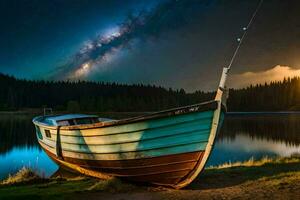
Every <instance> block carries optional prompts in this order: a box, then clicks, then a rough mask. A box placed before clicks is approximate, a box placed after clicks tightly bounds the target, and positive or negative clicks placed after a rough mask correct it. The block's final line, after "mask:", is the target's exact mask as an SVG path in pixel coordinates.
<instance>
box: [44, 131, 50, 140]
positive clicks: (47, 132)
mask: <svg viewBox="0 0 300 200" xmlns="http://www.w3.org/2000/svg"><path fill="white" fill-rule="evenodd" d="M45 135H46V137H48V138H51V133H50V131H49V130H45Z"/></svg>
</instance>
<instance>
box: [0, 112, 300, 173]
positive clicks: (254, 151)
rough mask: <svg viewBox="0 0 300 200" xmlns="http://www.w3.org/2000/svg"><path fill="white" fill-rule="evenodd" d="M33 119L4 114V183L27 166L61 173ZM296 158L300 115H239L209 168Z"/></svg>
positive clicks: (0, 158) (229, 122) (0, 166)
mask: <svg viewBox="0 0 300 200" xmlns="http://www.w3.org/2000/svg"><path fill="white" fill-rule="evenodd" d="M32 117H33V116H30V115H4V114H2V115H1V114H0V179H4V178H6V177H7V176H8V175H9V174H13V173H15V172H16V171H18V170H19V169H20V168H22V167H23V166H28V167H31V168H33V169H35V170H36V171H38V172H39V173H40V174H42V175H45V176H50V175H51V174H53V173H54V172H55V171H56V170H57V169H58V166H57V165H56V164H55V163H54V162H53V161H51V160H50V158H48V156H47V155H46V154H45V153H44V152H43V150H42V149H41V148H40V147H39V145H38V143H37V140H36V137H35V130H34V127H33V125H32V123H31V119H32ZM105 117H106V116H105ZM293 154H300V114H297V113H277V114H272V113H265V114H262V113H260V114H258V113H252V114H239V113H235V114H229V115H227V116H226V117H225V121H224V124H223V127H222V129H221V131H220V133H219V134H218V136H217V139H216V142H215V146H214V149H213V152H212V154H211V156H210V158H209V161H208V163H207V166H212V165H213V166H215V165H220V164H223V163H228V162H236V161H245V160H249V159H251V158H253V159H260V158H263V157H266V156H267V157H278V156H279V157H283V156H290V155H293Z"/></svg>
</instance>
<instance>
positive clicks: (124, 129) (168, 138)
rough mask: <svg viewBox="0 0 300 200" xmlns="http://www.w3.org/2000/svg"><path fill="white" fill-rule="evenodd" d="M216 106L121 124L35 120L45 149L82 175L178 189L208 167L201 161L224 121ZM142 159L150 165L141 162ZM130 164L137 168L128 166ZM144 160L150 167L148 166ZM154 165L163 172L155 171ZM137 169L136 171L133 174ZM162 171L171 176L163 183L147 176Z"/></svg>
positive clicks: (61, 162) (40, 140)
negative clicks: (59, 124) (51, 123)
mask: <svg viewBox="0 0 300 200" xmlns="http://www.w3.org/2000/svg"><path fill="white" fill-rule="evenodd" d="M216 105H217V107H212V108H209V109H206V110H200V111H197V109H195V108H196V107H195V106H194V107H195V108H194V107H193V106H191V108H189V110H188V112H186V111H185V110H186V109H185V110H184V109H177V110H171V111H170V112H164V113H162V114H159V115H155V116H153V117H146V118H140V119H137V120H136V119H133V120H127V121H125V122H124V123H120V124H117V125H116V123H118V122H116V123H111V124H108V125H106V124H98V125H91V126H75V127H54V126H48V125H46V124H43V123H41V121H42V120H41V118H36V119H34V121H33V122H34V124H35V125H36V127H37V136H38V140H39V143H40V144H41V146H42V147H43V149H45V151H46V152H47V153H48V155H49V156H50V157H51V158H52V159H54V160H55V161H56V162H58V163H60V164H62V165H66V166H68V165H69V164H70V165H69V166H68V167H70V168H73V169H75V170H76V169H77V171H80V170H82V171H85V170H88V171H89V172H90V171H91V172H93V173H94V172H101V173H105V174H109V175H114V176H120V177H121V176H122V177H138V178H136V179H135V180H139V179H141V180H142V181H143V180H146V181H145V182H151V183H154V184H161V185H175V183H174V184H173V182H180V180H181V179H182V178H183V177H184V176H187V175H188V174H189V173H191V172H192V171H193V170H195V169H196V168H197V166H198V165H200V164H201V165H203V163H202V162H203V161H201V159H202V157H204V158H205V161H204V162H206V160H207V157H208V155H207V153H206V154H205V152H206V151H207V149H209V151H210V148H211V147H210V146H211V145H212V143H213V141H214V136H215V134H216V131H217V130H214V129H216V127H215V123H216V120H217V123H219V122H220V121H221V120H222V118H223V117H222V115H223V114H222V112H221V108H220V104H216ZM218 105H219V106H218ZM216 114H217V117H216ZM216 118H217V119H216ZM212 134H214V136H213V138H212ZM208 146H209V147H208ZM208 154H209V153H208ZM191 155H193V156H191ZM173 157H174V158H173ZM171 158H172V159H173V160H174V161H172V159H171ZM151 159H153V163H151ZM140 160H146V161H143V162H142V164H139V163H140V162H141V161H140ZM149 160H150V161H149ZM155 160H161V164H160V163H158V164H155V162H156V161H155ZM175 160H176V162H175ZM128 162H132V163H133V164H130V167H129V166H127V164H128ZM145 162H147V163H148V162H149V164H143V163H145ZM95 163H96V164H95ZM111 163H112V164H111ZM124 163H126V164H124ZM134 163H136V165H137V166H135V164H134ZM103 165H105V166H106V165H109V166H110V165H112V166H110V167H105V166H103ZM132 165H133V166H132ZM151 166H153V167H154V168H155V167H156V168H157V170H160V171H157V170H156V171H153V170H154V168H153V169H151V168H150V167H151ZM176 166H177V167H176ZM132 167H135V168H136V170H137V171H130V170H132ZM175 167H176V168H175ZM116 168H118V170H115V169H116ZM174 168H175V169H174ZM202 168H203V167H202ZM79 169H80V170H79ZM172 169H174V170H175V171H174V174H176V173H177V174H178V177H177V179H178V180H177V179H176V176H175V175H174V177H173V176H171V175H170V172H171V171H172ZM177 169H178V170H177ZM139 170H140V172H139ZM147 170H148V171H149V172H147ZM82 171H81V172H82ZM138 172H139V173H138ZM159 173H163V174H164V175H165V176H166V177H169V176H170V177H169V178H166V180H165V181H161V182H159V181H152V179H151V177H148V175H149V174H153V177H155V175H158V174H159ZM86 174H87V173H86ZM137 174H139V176H137ZM89 175H91V174H89ZM92 176H93V174H92ZM173 179H174V180H173ZM175 179H176V181H175ZM149 180H150V181H149ZM170 181H171V182H172V183H169V182H170Z"/></svg>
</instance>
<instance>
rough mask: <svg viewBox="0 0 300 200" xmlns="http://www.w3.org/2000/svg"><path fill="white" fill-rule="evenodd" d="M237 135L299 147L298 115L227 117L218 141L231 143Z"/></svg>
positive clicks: (299, 120) (299, 124)
mask: <svg viewBox="0 0 300 200" xmlns="http://www.w3.org/2000/svg"><path fill="white" fill-rule="evenodd" d="M238 135H247V136H249V137H250V138H251V139H257V140H267V141H273V142H275V141H276V142H283V143H285V144H286V145H297V146H299V145H300V114H272V115H270V114H266V115H263V114H260V115H258V114H256V115H255V114H253V115H228V116H227V117H226V120H225V123H224V126H223V128H222V131H221V132H220V135H219V137H218V140H224V139H230V140H232V141H233V140H236V139H237V138H236V136H238Z"/></svg>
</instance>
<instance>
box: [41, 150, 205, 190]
mask: <svg viewBox="0 0 300 200" xmlns="http://www.w3.org/2000/svg"><path fill="white" fill-rule="evenodd" d="M44 150H45V149H44ZM45 151H46V153H47V154H48V155H49V156H50V157H51V158H52V159H53V160H54V161H55V160H57V159H58V158H57V157H56V156H55V155H54V154H53V153H51V152H49V151H47V150H45ZM203 155H204V152H200V151H199V152H192V153H181V154H176V155H169V156H159V157H154V158H143V159H130V160H112V161H108V160H103V161H99V160H83V159H75V158H69V157H64V161H65V162H68V163H71V164H75V165H77V166H80V167H82V168H85V169H87V170H91V171H93V172H100V173H104V174H108V175H112V176H117V177H125V178H126V179H129V180H132V181H141V182H150V183H155V184H171V185H172V184H176V183H178V182H180V181H182V179H183V178H184V177H186V176H187V175H188V174H189V173H190V172H192V171H193V170H194V168H195V166H196V164H197V162H199V161H201V159H202V157H203Z"/></svg>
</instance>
